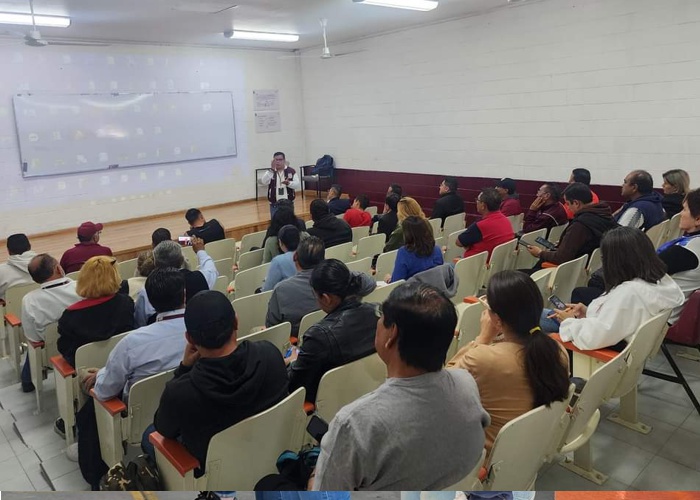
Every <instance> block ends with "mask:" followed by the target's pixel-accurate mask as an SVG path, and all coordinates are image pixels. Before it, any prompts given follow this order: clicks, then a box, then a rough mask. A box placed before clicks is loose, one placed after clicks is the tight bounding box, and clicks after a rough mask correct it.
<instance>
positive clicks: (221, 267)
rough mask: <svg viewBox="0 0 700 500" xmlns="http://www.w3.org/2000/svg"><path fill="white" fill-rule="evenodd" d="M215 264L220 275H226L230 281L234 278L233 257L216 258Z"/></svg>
mask: <svg viewBox="0 0 700 500" xmlns="http://www.w3.org/2000/svg"><path fill="white" fill-rule="evenodd" d="M214 265H215V266H216V271H217V272H218V273H219V276H225V277H226V279H228V280H229V281H231V280H232V279H233V257H229V258H227V259H219V260H215V261H214Z"/></svg>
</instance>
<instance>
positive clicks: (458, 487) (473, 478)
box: [443, 448, 486, 491]
mask: <svg viewBox="0 0 700 500" xmlns="http://www.w3.org/2000/svg"><path fill="white" fill-rule="evenodd" d="M484 460H486V448H484V449H483V450H481V458H479V460H478V461H477V462H476V465H475V466H474V467H473V468H472V470H471V471H469V473H468V474H467V475H466V476H464V478H463V479H462V480H461V481H459V482H457V483H455V484H453V485H452V486H450V487H449V488H445V489H444V490H443V491H475V490H479V488H480V487H481V481H479V472H480V471H481V467H482V465H483V464H484Z"/></svg>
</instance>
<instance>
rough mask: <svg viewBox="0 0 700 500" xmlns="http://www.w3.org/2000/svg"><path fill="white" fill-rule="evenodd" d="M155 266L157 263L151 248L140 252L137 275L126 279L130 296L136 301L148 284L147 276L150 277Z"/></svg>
mask: <svg viewBox="0 0 700 500" xmlns="http://www.w3.org/2000/svg"><path fill="white" fill-rule="evenodd" d="M155 268H156V264H155V262H153V252H152V251H151V250H147V251H145V252H140V253H139V256H138V258H137V259H136V276H134V277H132V278H129V279H127V280H126V281H127V285H128V288H129V297H131V298H132V299H133V300H134V301H135V300H136V299H137V298H138V296H139V293H140V292H141V290H143V287H144V286H145V285H146V278H148V275H150V274H151V273H152V272H153V270H154V269H155Z"/></svg>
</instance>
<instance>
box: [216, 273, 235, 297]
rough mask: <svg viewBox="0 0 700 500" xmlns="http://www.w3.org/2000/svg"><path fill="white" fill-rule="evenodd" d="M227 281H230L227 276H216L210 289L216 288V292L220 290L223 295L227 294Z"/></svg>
mask: <svg viewBox="0 0 700 500" xmlns="http://www.w3.org/2000/svg"><path fill="white" fill-rule="evenodd" d="M229 283H231V280H230V279H228V276H219V277H218V278H216V281H215V282H214V286H213V287H212V290H216V291H217V292H221V293H223V294H224V295H227V294H228V285H229Z"/></svg>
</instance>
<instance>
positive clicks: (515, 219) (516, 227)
mask: <svg viewBox="0 0 700 500" xmlns="http://www.w3.org/2000/svg"><path fill="white" fill-rule="evenodd" d="M524 217H525V214H524V213H522V212H521V213H519V214H518V215H509V216H508V220H509V221H510V225H511V226H512V228H513V232H514V233H517V232H519V231H520V230H521V229H522V228H523V218H524Z"/></svg>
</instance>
